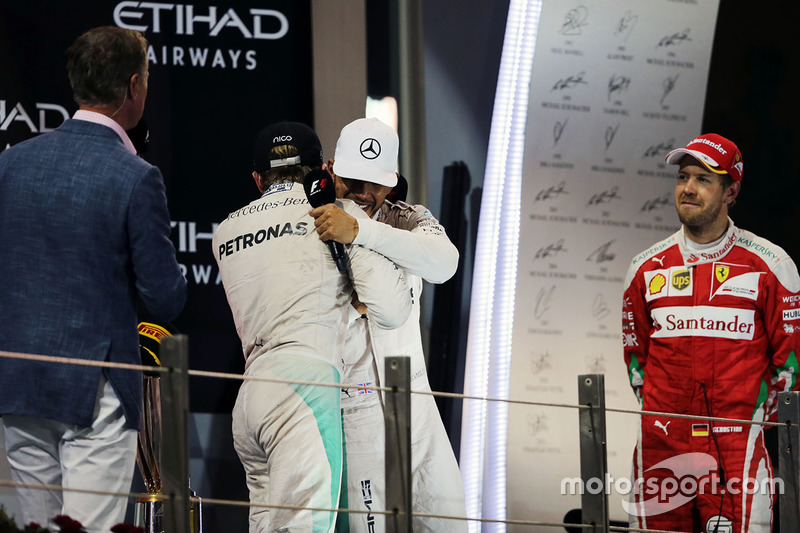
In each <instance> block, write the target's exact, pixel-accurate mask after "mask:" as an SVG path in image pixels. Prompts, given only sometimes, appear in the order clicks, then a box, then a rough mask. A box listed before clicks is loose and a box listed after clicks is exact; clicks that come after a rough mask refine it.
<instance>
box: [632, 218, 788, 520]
mask: <svg viewBox="0 0 800 533" xmlns="http://www.w3.org/2000/svg"><path fill="white" fill-rule="evenodd" d="M798 291H800V277H799V276H798V273H797V267H796V266H795V264H794V262H793V261H792V259H791V258H790V257H789V256H788V255H787V254H786V252H784V251H783V250H782V249H781V248H779V247H778V246H775V245H774V244H772V243H771V242H769V241H767V240H765V239H762V238H760V237H758V236H756V235H754V234H752V233H750V232H748V231H744V230H741V229H738V228H736V227H735V226H734V225H733V221H731V220H730V219H729V220H728V230H727V232H726V233H725V235H724V236H723V238H722V240H721V241H718V242H716V243H713V244H711V245H706V246H703V245H697V244H694V243H691V242H687V240H686V238H685V234H684V231H683V228H681V230H679V231H678V232H677V233H675V234H674V235H672V236H671V237H669V238H667V239H665V240H663V241H661V242H659V243H657V244H655V245H654V246H652V247H651V248H650V249H649V250H647V251H645V252H643V253H641V254H639V255H638V256H636V257H635V258H634V259H633V261H632V262H631V266H630V268H629V270H628V274H627V276H626V280H625V294H624V298H623V313H622V315H623V316H622V318H623V320H622V323H623V344H624V352H625V363H626V365H627V367H628V377H629V379H630V383H631V386H632V387H633V389H634V391H635V392H636V394H637V396H638V397H639V399H640V402H641V406H642V410H644V411H659V412H668V413H678V414H690V415H699V416H710V417H721V418H732V419H738V420H752V421H756V422H760V421H766V420H770V421H774V420H775V419H776V410H777V402H776V400H777V393H778V392H780V391H789V390H794V389H795V388H796V385H797V372H798V362H797V352H798V344H800V333H799V332H800V293H798ZM762 429H763V427H762V426H760V425H752V424H744V423H742V424H737V423H730V422H719V421H708V420H692V419H682V418H674V417H664V416H655V415H652V416H651V415H643V416H642V417H641V426H640V428H639V439H638V443H637V446H636V450H635V452H634V460H633V479H632V481H633V485H632V487H633V490H632V492H631V494H632V496H631V499H630V501H629V502H626V503H624V504H623V505H625V506H626V510H627V511H628V513H629V514H630V517H631V525H632V526H633V527H641V528H650V529H662V530H672V531H720V532H721V531H742V532H746V531H750V532H754V531H770V528H771V521H772V505H773V502H774V487H772V486H771V481H772V466H771V463H770V460H769V456H768V455H767V450H766V448H765V446H764V434H763V431H762ZM723 487H726V489H727V490H725V491H724V493H723V491H722V488H723Z"/></svg>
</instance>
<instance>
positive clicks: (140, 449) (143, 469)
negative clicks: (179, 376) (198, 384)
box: [133, 322, 203, 533]
mask: <svg viewBox="0 0 800 533" xmlns="http://www.w3.org/2000/svg"><path fill="white" fill-rule="evenodd" d="M172 329H173V330H174V328H172ZM171 335H172V333H171V332H170V331H168V330H167V329H165V328H164V327H162V326H159V325H157V324H153V323H151V322H140V323H139V348H140V351H141V356H142V364H143V365H147V366H161V361H160V360H159V358H158V347H159V346H160V344H161V338H162V337H165V336H171ZM142 392H143V395H142V429H141V430H140V431H139V436H138V440H137V450H136V465H137V466H138V467H139V473H140V474H141V475H142V480H143V481H144V486H145V492H146V494H145V496H143V497H141V498H139V499H137V500H136V504H135V506H134V516H133V525H135V526H138V527H141V528H144V530H145V533H180V532H165V531H164V525H163V524H164V500H163V495H164V494H163V483H162V480H161V378H160V377H158V375H157V374H153V373H148V372H145V373H144V376H143V389H142ZM187 483H188V480H187ZM188 491H189V492H188V495H189V497H190V498H191V497H196V496H197V495H196V494H195V492H194V491H192V489H191V487H190V486H189V487H188ZM189 516H190V528H191V531H190V533H202V532H203V525H202V524H203V523H202V507H201V505H200V502H199V501H197V502H195V501H192V503H191V507H190V509H189Z"/></svg>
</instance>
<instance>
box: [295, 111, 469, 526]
mask: <svg viewBox="0 0 800 533" xmlns="http://www.w3.org/2000/svg"><path fill="white" fill-rule="evenodd" d="M399 142H400V141H399V138H398V136H397V132H396V131H395V130H394V129H393V128H392V127H391V126H388V125H386V124H384V123H383V122H381V121H380V120H378V119H376V118H360V119H358V120H354V121H353V122H351V123H349V124H347V125H346V126H345V127H344V128H342V131H341V134H340V135H339V139H338V142H337V143H336V152H335V155H334V160H330V161H329V162H328V170H329V172H330V173H331V177H332V178H333V179H334V183H335V186H336V196H337V198H342V199H345V200H352V201H353V202H355V203H356V205H358V206H359V207H361V209H362V210H363V211H364V212H365V213H366V214H367V216H368V217H369V218H359V219H356V218H354V217H352V216H351V215H349V214H348V213H346V212H345V211H343V210H342V209H339V208H338V207H337V206H335V205H333V204H328V205H324V206H321V207H318V208H316V209H314V210H312V211H311V212H310V213H311V216H313V217H314V219H315V220H314V225H315V226H316V228H317V233H319V236H320V238H321V239H322V240H323V241H329V240H333V241H336V242H340V243H343V244H348V245H349V244H350V243H352V244H353V245H361V246H363V247H365V248H368V249H370V250H373V251H375V252H378V253H379V254H381V255H383V256H385V257H387V258H389V259H390V260H391V261H392V262H394V263H395V264H396V265H397V266H398V267H400V268H401V269H402V270H403V271H404V273H405V278H406V280H407V281H408V285H409V287H410V288H411V293H412V295H413V301H412V311H411V315H410V317H409V318H408V320H406V321H405V323H404V324H403V325H402V326H400V327H399V328H397V329H395V330H392V331H389V330H382V329H379V328H376V327H375V324H374V320H373V319H372V318H371V310H370V309H369V305H364V304H362V302H363V298H361V294H360V293H358V294H355V295H354V300H353V309H352V310H351V312H350V320H349V321H348V326H347V334H346V337H345V346H346V349H345V352H344V360H343V364H344V372H343V374H342V383H349V384H359V385H360V384H364V385H366V386H375V385H380V386H383V385H384V382H383V381H384V377H383V370H384V364H385V357H386V356H389V355H402V356H408V357H409V358H410V362H409V364H410V366H411V391H412V394H411V417H412V421H411V477H412V480H411V491H412V496H411V497H412V511H413V512H414V513H425V514H430V515H441V516H456V517H459V519H455V518H453V519H446V518H440V517H434V516H422V515H421V514H415V515H414V516H413V519H412V529H413V530H414V531H415V532H416V533H438V532H440V531H447V532H448V533H462V532H466V531H467V522H466V520H464V519H463V517H465V516H466V507H465V503H464V489H463V485H462V481H461V473H460V471H459V469H458V463H457V462H456V458H455V454H454V453H453V449H452V447H451V446H450V440H449V439H448V437H447V432H446V430H445V428H444V424H443V423H442V419H441V416H440V415H439V411H438V409H437V408H436V401H435V400H434V398H433V396H431V395H430V394H426V393H430V392H431V387H430V383H429V382H428V374H427V369H426V366H425V354H424V352H423V349H422V337H421V333H420V300H419V298H420V294H421V292H422V282H423V280H425V281H428V282H429V283H443V282H445V281H447V280H448V279H449V278H450V277H451V276H452V275H453V274H454V273H455V271H456V268H457V267H458V249H457V248H456V247H455V246H454V245H453V243H451V242H450V239H448V237H447V234H446V233H445V230H444V228H443V227H442V226H441V224H439V221H438V220H436V218H434V216H433V215H432V214H431V212H430V211H429V210H428V209H427V208H425V207H424V206H422V205H411V204H407V203H405V202H404V201H400V200H397V199H396V198H395V199H394V201H393V198H394V196H393V195H394V194H395V193H397V192H399V191H398V183H400V185H401V187H402V184H403V182H402V180H401V181H398V180H399V178H398V174H397V154H398V149H399ZM400 195H401V196H402V192H400ZM385 402H386V398H385V397H384V396H383V395H382V394H374V393H372V391H369V390H368V389H367V388H366V387H365V388H364V389H358V390H355V389H353V388H350V389H347V388H345V389H342V398H341V405H342V425H343V427H344V435H345V451H346V460H347V465H346V469H345V470H346V473H347V478H346V484H345V487H344V490H343V495H342V499H341V502H340V505H341V507H349V508H355V509H358V510H362V511H364V510H366V511H369V510H384V509H386V490H385V487H386V483H387V482H396V480H387V479H386V476H385V468H386V467H385V441H384V423H383V418H384V414H383V413H384V405H385ZM340 520H341V523H340V524H339V531H350V532H351V533H373V532H375V533H380V532H383V531H386V523H385V521H386V518H385V516H384V515H381V514H373V513H351V514H350V515H349V516H345V515H340ZM345 521H347V523H345Z"/></svg>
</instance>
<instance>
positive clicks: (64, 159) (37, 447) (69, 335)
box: [0, 27, 186, 533]
mask: <svg viewBox="0 0 800 533" xmlns="http://www.w3.org/2000/svg"><path fill="white" fill-rule="evenodd" d="M67 57H68V62H67V70H68V73H69V79H70V84H71V86H72V90H73V95H74V98H75V101H76V102H77V103H78V105H79V106H80V109H79V111H77V112H76V113H75V115H74V117H73V118H72V119H69V120H67V121H65V122H64V123H63V124H62V125H61V126H60V127H59V128H57V129H56V130H54V131H52V132H50V133H46V134H44V135H41V136H38V137H36V138H33V139H30V140H28V141H25V142H22V143H19V144H18V145H16V146H13V147H11V148H9V149H7V150H5V151H3V152H1V153H0V250H1V251H0V255H1V256H2V259H0V351H3V352H18V353H24V354H44V355H51V356H61V357H66V358H69V359H75V360H91V361H109V362H113V363H131V364H138V363H139V362H140V360H139V343H138V333H137V329H136V324H137V322H138V321H137V316H136V308H137V299H138V300H141V302H142V303H143V304H144V305H145V307H146V308H147V309H148V311H150V312H151V313H152V314H153V315H154V316H156V317H157V318H159V319H162V320H172V319H174V318H175V317H176V316H177V315H178V313H180V311H181V309H182V308H183V305H184V302H185V299H186V280H185V279H184V277H183V275H182V274H181V271H180V268H179V265H178V263H177V261H176V258H175V249H174V247H173V245H172V242H171V241H170V238H169V233H170V219H169V213H168V211H167V202H166V196H165V194H164V183H163V179H162V176H161V173H160V171H159V170H158V169H157V168H156V167H154V166H152V165H150V164H149V163H147V162H146V161H144V160H143V159H141V158H140V157H138V156H137V155H136V153H135V149H134V147H133V145H132V143H131V141H130V139H129V138H128V136H127V134H126V133H125V130H127V129H130V128H133V127H134V126H135V125H136V124H137V122H138V121H139V120H140V119H141V117H142V112H143V110H144V102H145V98H146V96H147V81H148V64H147V41H146V40H145V39H144V37H143V36H142V35H141V34H140V33H138V32H135V31H131V30H125V29H122V28H117V27H100V28H95V29H92V30H90V31H88V32H86V33H85V34H83V35H82V36H80V37H79V38H78V39H77V40H76V41H75V42H74V43H73V44H72V46H71V47H70V48H69V50H68V51H67ZM4 355H7V354H4ZM141 401H142V375H141V373H140V372H138V371H131V370H123V369H103V368H99V367H91V366H82V365H75V364H56V363H49V362H48V363H44V362H38V361H30V360H23V359H18V358H17V359H14V358H8V357H0V416H2V422H3V426H4V430H5V437H6V454H7V456H8V461H9V464H10V466H11V475H12V479H13V480H14V481H17V482H21V483H26V484H48V485H61V486H63V487H65V488H78V489H93V490H100V491H109V492H128V490H129V489H130V485H131V479H132V476H133V469H134V464H135V457H136V437H137V431H138V429H139V417H140V411H141ZM17 492H18V495H19V499H20V506H21V509H22V515H23V516H22V519H23V520H24V522H25V523H28V522H30V521H35V522H38V523H41V524H47V523H48V520H50V519H52V518H53V517H55V516H56V515H58V514H62V513H63V514H68V515H70V516H71V517H72V518H74V519H76V520H78V521H80V522H82V523H83V524H84V526H85V527H86V528H87V530H88V531H89V532H95V531H97V532H103V533H107V532H108V531H109V530H110V528H111V527H112V526H113V525H114V524H116V523H119V522H122V521H123V520H124V516H125V508H126V503H127V501H126V499H125V498H118V497H108V496H100V495H92V494H85V493H80V492H73V491H69V490H65V491H63V492H62V491H45V490H36V489H28V488H25V489H18V491H17Z"/></svg>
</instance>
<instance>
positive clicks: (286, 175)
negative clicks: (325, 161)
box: [258, 144, 320, 191]
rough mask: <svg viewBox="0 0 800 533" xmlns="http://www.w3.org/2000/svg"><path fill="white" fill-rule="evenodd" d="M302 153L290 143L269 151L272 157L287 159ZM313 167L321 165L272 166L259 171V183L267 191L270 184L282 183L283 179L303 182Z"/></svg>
mask: <svg viewBox="0 0 800 533" xmlns="http://www.w3.org/2000/svg"><path fill="white" fill-rule="evenodd" d="M297 155H300V154H299V153H298V152H297V148H295V147H294V146H291V145H288V144H281V145H279V146H274V147H273V148H272V149H271V150H270V151H269V158H270V160H272V159H287V158H289V157H295V156H297ZM312 168H320V167H310V166H308V165H289V166H285V167H276V168H271V169H269V170H264V171H263V172H259V173H258V177H259V180H258V183H259V185H260V186H261V190H262V191H265V190H267V189H268V188H269V186H270V185H272V184H273V183H280V182H282V181H293V182H296V183H302V182H303V178H305V177H306V174H308V173H309V172H311V169H312Z"/></svg>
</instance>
